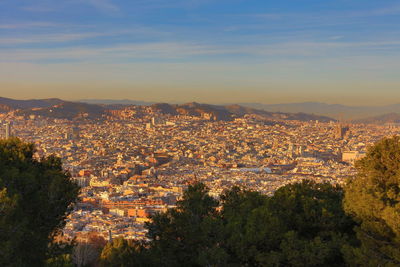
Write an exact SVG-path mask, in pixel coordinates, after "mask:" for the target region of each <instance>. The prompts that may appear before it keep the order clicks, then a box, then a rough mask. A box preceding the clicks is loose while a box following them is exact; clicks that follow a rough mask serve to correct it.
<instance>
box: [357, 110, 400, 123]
mask: <svg viewBox="0 0 400 267" xmlns="http://www.w3.org/2000/svg"><path fill="white" fill-rule="evenodd" d="M354 122H355V123H365V124H385V123H400V114H399V113H388V114H383V115H380V116H375V117H369V118H365V119H360V120H355V121H354Z"/></svg>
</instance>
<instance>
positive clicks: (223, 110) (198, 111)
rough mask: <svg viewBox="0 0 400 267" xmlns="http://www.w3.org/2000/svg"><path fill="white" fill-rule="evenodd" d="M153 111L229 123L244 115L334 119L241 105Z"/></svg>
mask: <svg viewBox="0 0 400 267" xmlns="http://www.w3.org/2000/svg"><path fill="white" fill-rule="evenodd" d="M151 107H152V108H153V110H154V111H157V112H160V113H162V114H169V115H177V114H181V115H189V116H198V117H207V116H211V118H212V119H215V120H224V121H230V120H233V119H234V118H236V117H243V116H244V115H258V116H260V117H262V118H264V119H269V120H300V121H310V120H319V121H321V122H327V121H333V120H334V119H332V118H329V117H326V116H318V115H312V114H305V113H282V112H268V111H264V110H259V109H254V108H250V107H244V106H241V105H227V106H218V105H209V104H199V103H196V102H191V103H186V104H182V105H172V104H166V103H160V104H153V105H152V106H151Z"/></svg>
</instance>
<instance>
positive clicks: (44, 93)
mask: <svg viewBox="0 0 400 267" xmlns="http://www.w3.org/2000/svg"><path fill="white" fill-rule="evenodd" d="M399 15H400V4H399V3H398V1H393V0H389V1H384V2H382V1H372V0H364V1H359V0H356V1H343V0H335V1H329V2H321V1H316V0H301V1H296V3H293V2H292V1H274V2H272V3H266V2H265V1H242V0H234V1H227V0H221V1H213V0H211V1H210V0H193V1H192V0H189V1H187V0H186V1H183V0H173V1H166V0H149V1H126V0H72V1H67V0H61V1H57V3H55V2H52V1H47V0H36V1H31V0H23V1H18V2H15V1H11V0H5V1H2V2H0V17H1V20H0V36H1V37H0V78H1V79H0V88H1V89H0V95H1V96H4V97H10V98H17V99H21V98H23V99H27V98H49V97H59V98H62V99H67V100H76V99H85V98H99V99H133V100H140V101H155V102H190V101H196V102H202V103H225V102H226V103H240V102H241V103H243V102H257V103H265V104H277V103H294V102H305V101H313V102H324V103H330V104H336V103H337V104H345V105H357V106H360V105H387V104H393V103H396V102H395V101H393V99H397V98H399V97H400V90H399V88H400V76H399V75H398V69H400V49H399V48H400V39H399V38H398V37H397V36H399V35H398V32H399V30H398V27H397V25H398V23H399V22H400V19H399Z"/></svg>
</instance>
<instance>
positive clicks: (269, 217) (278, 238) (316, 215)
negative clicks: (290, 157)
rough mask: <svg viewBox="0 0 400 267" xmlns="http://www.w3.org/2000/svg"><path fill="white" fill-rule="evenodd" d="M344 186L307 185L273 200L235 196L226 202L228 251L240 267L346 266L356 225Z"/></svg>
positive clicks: (280, 191)
mask: <svg viewBox="0 0 400 267" xmlns="http://www.w3.org/2000/svg"><path fill="white" fill-rule="evenodd" d="M342 195H343V191H342V189H341V188H340V187H338V186H332V185H330V184H317V183H314V182H310V181H305V182H302V183H299V184H291V185H286V186H284V187H282V188H280V189H278V190H277V191H276V192H275V194H274V195H273V196H271V197H267V196H263V195H261V194H259V193H256V192H250V191H245V190H239V189H237V188H234V189H233V190H231V191H229V192H227V193H225V195H224V196H223V197H222V200H223V210H222V216H223V220H224V224H225V225H224V226H225V235H226V236H225V238H224V240H225V241H224V245H223V247H224V248H226V251H227V252H228V253H229V256H230V260H231V262H230V265H236V266H243V265H245V266H343V265H345V262H344V258H343V255H342V253H341V250H342V248H343V247H344V246H345V245H347V244H350V242H352V241H353V240H354V232H353V231H352V228H353V226H354V222H353V221H352V220H351V218H349V217H348V216H346V214H345V213H344V211H343V209H342V205H341V202H342Z"/></svg>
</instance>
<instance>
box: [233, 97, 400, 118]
mask: <svg viewBox="0 0 400 267" xmlns="http://www.w3.org/2000/svg"><path fill="white" fill-rule="evenodd" d="M240 105H242V106H246V107H252V108H257V109H262V110H266V111H271V112H289V113H293V112H294V113H296V112H304V113H309V114H316V115H321V116H328V117H331V118H335V119H337V120H346V121H356V120H360V119H364V118H368V117H376V116H382V115H385V114H393V113H399V114H400V104H394V105H386V106H347V105H340V104H326V103H320V102H301V103H288V104H260V103H240Z"/></svg>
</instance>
